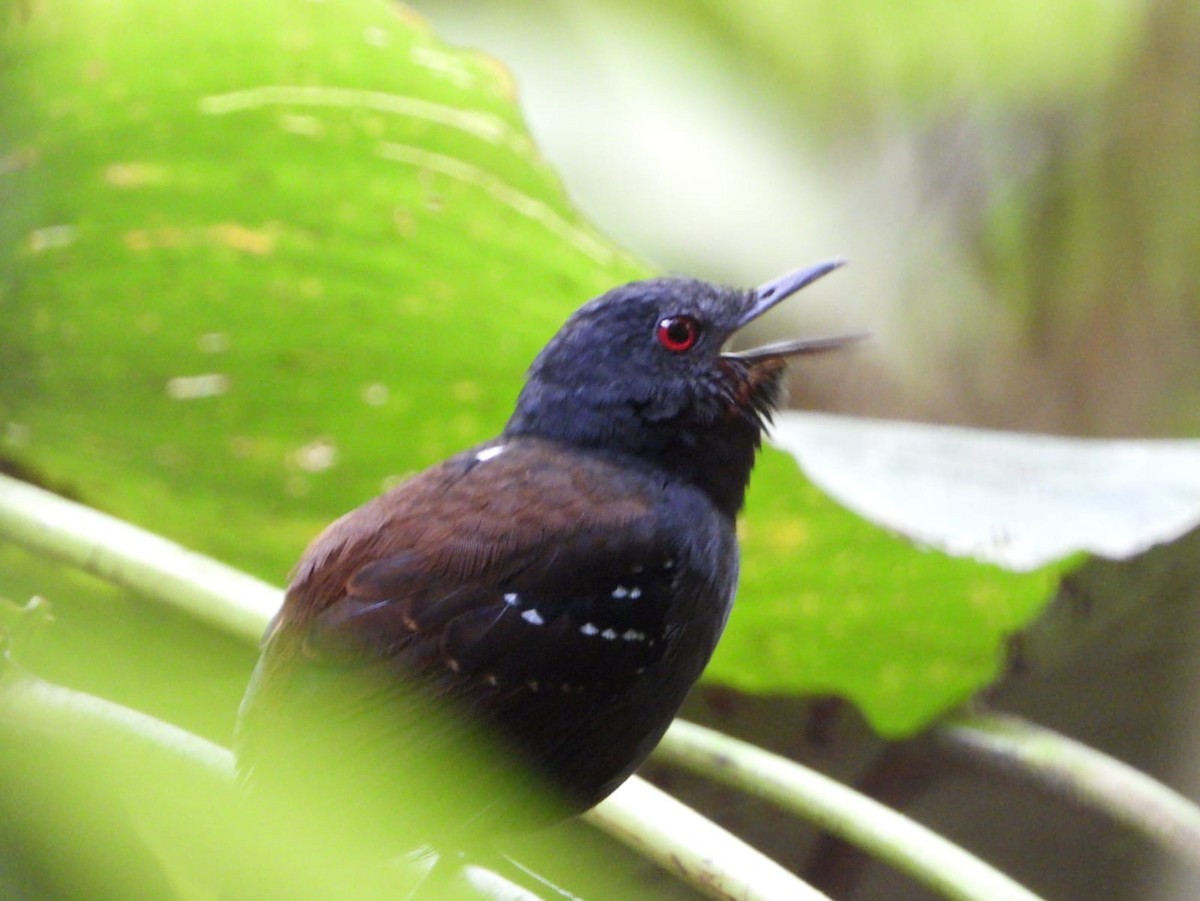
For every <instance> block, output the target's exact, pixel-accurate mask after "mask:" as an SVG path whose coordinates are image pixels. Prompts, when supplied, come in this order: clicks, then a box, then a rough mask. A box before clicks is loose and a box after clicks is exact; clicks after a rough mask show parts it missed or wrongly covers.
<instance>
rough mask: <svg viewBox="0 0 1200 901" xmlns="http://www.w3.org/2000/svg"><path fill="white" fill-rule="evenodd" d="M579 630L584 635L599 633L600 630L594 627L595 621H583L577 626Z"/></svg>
mask: <svg viewBox="0 0 1200 901" xmlns="http://www.w3.org/2000/svg"><path fill="white" fill-rule="evenodd" d="M579 631H580V632H582V633H583V634H584V635H599V634H600V630H599V629H598V628H596V624H595V623H584V624H583V625H582V626H580V627H579Z"/></svg>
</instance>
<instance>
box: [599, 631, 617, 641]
mask: <svg viewBox="0 0 1200 901" xmlns="http://www.w3.org/2000/svg"><path fill="white" fill-rule="evenodd" d="M600 637H601V638H607V639H608V640H609V641H613V640H615V639H616V637H617V630H616V629H605V630H604V631H603V632H601V633H600Z"/></svg>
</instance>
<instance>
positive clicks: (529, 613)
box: [521, 607, 546, 626]
mask: <svg viewBox="0 0 1200 901" xmlns="http://www.w3.org/2000/svg"><path fill="white" fill-rule="evenodd" d="M521 619H523V620H525V622H527V623H529V624H531V625H534V626H541V625H544V624H545V622H546V621H545V620H544V619H542V615H541V614H540V613H538V612H537V610H535V609H534V608H532V607H531V608H529V609H528V610H526V611H525V612H524V613H522V614H521Z"/></svg>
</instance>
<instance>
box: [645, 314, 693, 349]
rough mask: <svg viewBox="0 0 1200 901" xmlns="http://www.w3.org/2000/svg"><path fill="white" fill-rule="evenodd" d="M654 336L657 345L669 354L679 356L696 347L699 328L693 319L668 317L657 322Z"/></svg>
mask: <svg viewBox="0 0 1200 901" xmlns="http://www.w3.org/2000/svg"><path fill="white" fill-rule="evenodd" d="M654 334H655V336H656V337H657V338H658V343H659V344H661V345H662V346H663V347H665V348H666V349H667V350H669V351H671V353H676V354H681V353H683V352H684V351H687V350H691V349H692V348H693V347H694V346H695V345H696V339H697V338H699V337H700V326H699V325H697V323H696V320H695V319H690V318H688V317H687V316H668V317H667V318H666V319H662V320H659V323H658V329H657V330H656V331H655V333H654Z"/></svg>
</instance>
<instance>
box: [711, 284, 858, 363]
mask: <svg viewBox="0 0 1200 901" xmlns="http://www.w3.org/2000/svg"><path fill="white" fill-rule="evenodd" d="M844 265H846V261H845V260H827V261H826V262H824V263H817V264H816V265H815V266H809V267H807V268H805V269H798V270H796V271H795V272H789V273H788V274H787V275H784V276H782V277H780V278H777V279H775V280H774V281H770V282H767V283H766V284H765V285H761V286H760V287H758V288H755V289H754V290H753V291H751V292H750V307H749V309H747V310H746V312H745V313H743V314H742V317H741V318H740V319H739V320H738V321H737V323H736V325H735V331H736V330H738V329H741V328H742V327H743V326H745V325H747V324H749V323H751V322H753V321H754V320H755V319H757V318H758V317H759V316H761V315H762V314H763V313H765V312H767V310H769V309H771V308H772V307H774V306H776V305H777V304H779V303H780V302H781V301H783V300H785V299H786V298H788V297H790V296H791V295H793V294H795V293H796V292H797V291H799V290H800V289H801V288H804V287H806V286H808V285H811V284H812V283H813V282H815V281H816V280H817V279H819V278H821V277H822V276H825V275H828V274H829V273H830V272H833V270H835V269H840V268H841V267H842V266H844ZM867 337H868V334H867V333H866V332H852V333H850V334H846V335H826V336H824V337H821V338H800V339H797V340H794V341H779V342H776V343H774V344H767V345H765V346H763V347H755V348H752V349H751V350H740V351H726V352H725V353H723V354H722V355H721V356H723V357H728V358H729V359H734V360H743V361H745V362H748V363H754V362H757V361H759V360H766V359H771V358H779V357H794V356H799V355H802V354H815V353H824V352H825V351H827V350H837V349H839V348H842V347H846V346H848V345H851V344H856V343H858V342H859V341H862V340H863V339H865V338H867Z"/></svg>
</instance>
